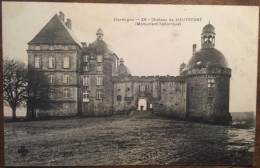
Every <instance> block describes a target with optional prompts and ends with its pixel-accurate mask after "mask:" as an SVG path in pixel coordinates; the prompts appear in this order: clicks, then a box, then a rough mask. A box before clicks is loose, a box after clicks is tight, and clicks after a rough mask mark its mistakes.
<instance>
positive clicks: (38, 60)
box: [34, 56, 41, 68]
mask: <svg viewBox="0 0 260 168" xmlns="http://www.w3.org/2000/svg"><path fill="white" fill-rule="evenodd" d="M34 67H35V68H40V67H41V58H40V57H39V56H35V58H34Z"/></svg>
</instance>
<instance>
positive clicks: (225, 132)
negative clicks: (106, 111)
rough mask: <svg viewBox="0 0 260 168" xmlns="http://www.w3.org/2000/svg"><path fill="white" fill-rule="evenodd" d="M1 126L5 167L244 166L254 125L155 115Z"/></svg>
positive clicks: (248, 159)
mask: <svg viewBox="0 0 260 168" xmlns="http://www.w3.org/2000/svg"><path fill="white" fill-rule="evenodd" d="M4 129H5V165H6V166H11V165H12V166H29V165H31V166H32V165H33V166H44V165H46V166H49V165H51V166H52V165H58V166H62V165H64V166H72V165H74V166H75V165H79V166H87V165H198V164H199V165H207V164H211V165H212V164H213V165H216V164H218V165H219V164H221V165H223V164H224V165H226V164H231V165H232V164H233V165H234V164H239V165H248V164H252V160H253V151H254V128H249V129H237V128H234V127H225V126H214V125H205V124H199V123H190V122H185V121H176V120H169V119H163V118H159V117H154V116H150V117H138V116H110V117H96V118H75V119H65V120H46V121H31V122H13V123H5V128H4ZM21 146H25V148H26V149H27V150H28V152H26V154H25V156H21V153H19V152H18V150H19V149H20V148H21Z"/></svg>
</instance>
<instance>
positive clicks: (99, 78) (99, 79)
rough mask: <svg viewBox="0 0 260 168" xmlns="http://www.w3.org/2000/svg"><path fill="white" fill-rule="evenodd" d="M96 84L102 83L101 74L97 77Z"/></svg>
mask: <svg viewBox="0 0 260 168" xmlns="http://www.w3.org/2000/svg"><path fill="white" fill-rule="evenodd" d="M97 85H103V76H98V77H97Z"/></svg>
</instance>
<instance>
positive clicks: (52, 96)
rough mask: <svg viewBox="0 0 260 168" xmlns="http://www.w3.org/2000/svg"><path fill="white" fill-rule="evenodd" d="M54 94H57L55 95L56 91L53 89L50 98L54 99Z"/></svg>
mask: <svg viewBox="0 0 260 168" xmlns="http://www.w3.org/2000/svg"><path fill="white" fill-rule="evenodd" d="M54 94H55V93H54V90H53V89H51V91H50V93H49V98H51V99H53V98H54V96H55V95H54Z"/></svg>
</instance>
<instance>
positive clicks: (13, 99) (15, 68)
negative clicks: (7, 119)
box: [3, 60, 27, 120]
mask: <svg viewBox="0 0 260 168" xmlns="http://www.w3.org/2000/svg"><path fill="white" fill-rule="evenodd" d="M3 78H4V81H3V90H4V103H5V105H7V106H10V107H11V109H12V116H13V120H15V119H16V109H17V108H18V107H20V106H23V105H25V104H26V100H27V67H26V65H25V64H24V63H23V62H20V61H17V60H4V62H3Z"/></svg>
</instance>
